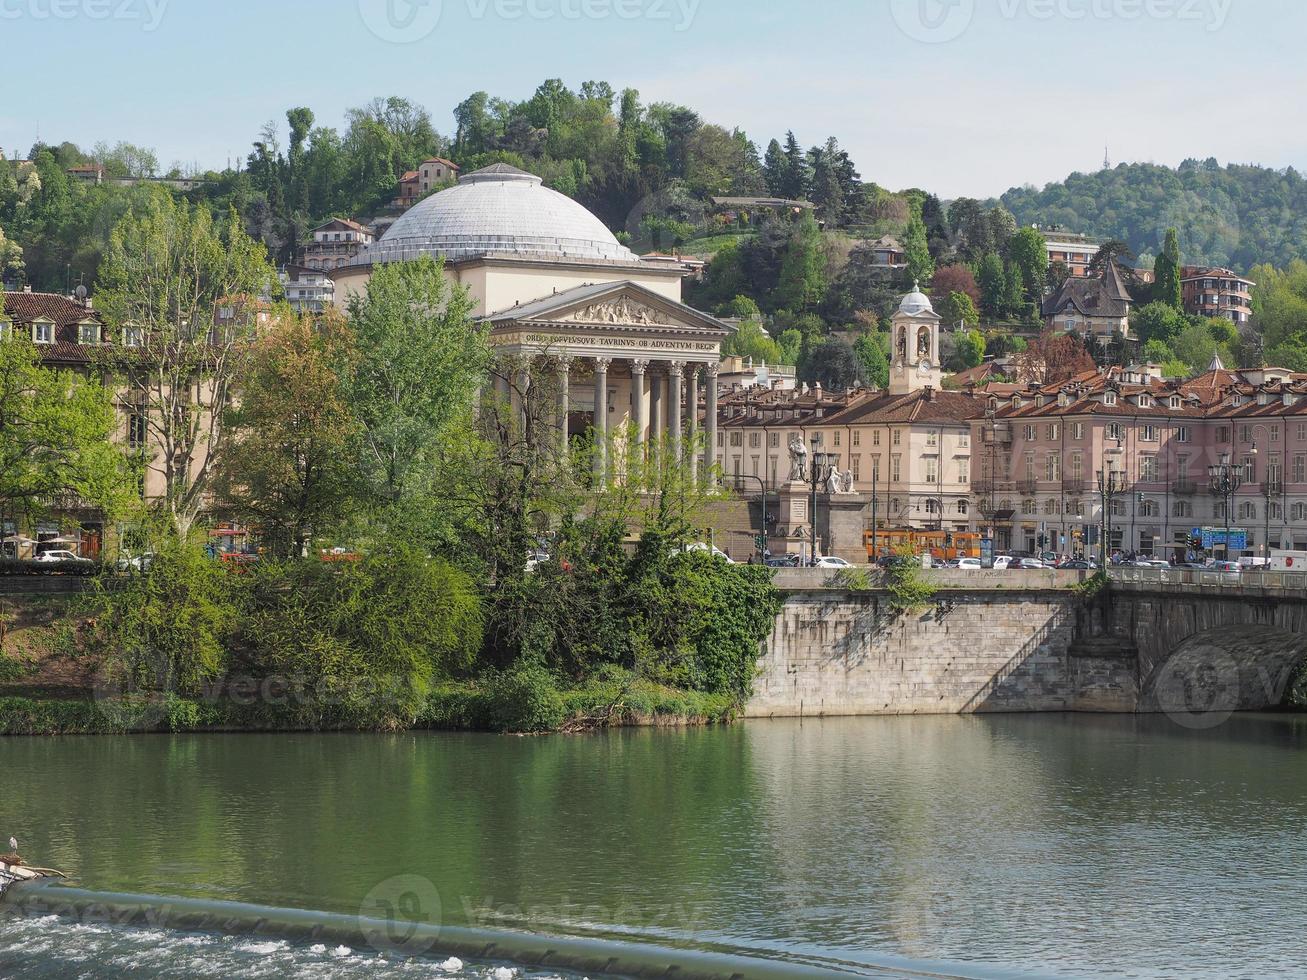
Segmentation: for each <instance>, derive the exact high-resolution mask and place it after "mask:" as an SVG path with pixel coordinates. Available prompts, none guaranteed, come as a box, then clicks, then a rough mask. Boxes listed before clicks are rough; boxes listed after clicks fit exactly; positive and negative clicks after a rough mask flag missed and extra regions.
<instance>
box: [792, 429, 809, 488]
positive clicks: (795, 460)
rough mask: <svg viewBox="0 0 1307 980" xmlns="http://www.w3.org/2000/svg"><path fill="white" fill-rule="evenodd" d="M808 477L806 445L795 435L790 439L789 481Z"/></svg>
mask: <svg viewBox="0 0 1307 980" xmlns="http://www.w3.org/2000/svg"><path fill="white" fill-rule="evenodd" d="M807 478H808V447H807V446H805V445H804V444H803V440H802V439H801V438H799V437H798V436H795V437H794V438H793V439H791V440H790V475H789V479H790V480H791V481H794V480H798V481H800V482H802V481H804V480H806V479H807Z"/></svg>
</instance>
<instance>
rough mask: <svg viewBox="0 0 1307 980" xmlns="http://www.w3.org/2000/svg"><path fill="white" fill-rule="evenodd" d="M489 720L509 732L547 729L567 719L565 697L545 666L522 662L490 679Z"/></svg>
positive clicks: (550, 729) (552, 728)
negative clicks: (565, 717) (564, 704)
mask: <svg viewBox="0 0 1307 980" xmlns="http://www.w3.org/2000/svg"><path fill="white" fill-rule="evenodd" d="M487 693H488V696H489V704H490V710H489V721H490V724H491V726H492V727H494V728H496V729H498V730H499V731H505V732H547V731H552V730H554V729H556V728H558V726H560V725H561V724H562V723H563V718H564V710H563V698H562V695H561V694H559V692H558V686H557V683H556V681H555V680H554V676H553V674H551V673H550V672H549V671H548V670H547V669H545V667H544V666H543V665H541V664H538V663H530V662H526V663H520V664H516V665H515V666H513V667H511V668H510V669H508V670H506V671H503V672H501V673H499V674H496V675H495V676H494V677H493V678H492V679H491V681H490V684H489V690H488V692H487Z"/></svg>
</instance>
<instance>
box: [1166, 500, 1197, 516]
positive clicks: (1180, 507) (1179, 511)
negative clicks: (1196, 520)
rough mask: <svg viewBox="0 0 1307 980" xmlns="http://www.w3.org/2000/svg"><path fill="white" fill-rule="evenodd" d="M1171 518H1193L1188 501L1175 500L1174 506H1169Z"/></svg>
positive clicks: (1192, 511) (1192, 510)
mask: <svg viewBox="0 0 1307 980" xmlns="http://www.w3.org/2000/svg"><path fill="white" fill-rule="evenodd" d="M1171 516H1172V517H1193V516H1194V508H1193V505H1192V504H1191V503H1189V501H1187V500H1177V501H1176V502H1175V503H1174V504H1172V505H1171Z"/></svg>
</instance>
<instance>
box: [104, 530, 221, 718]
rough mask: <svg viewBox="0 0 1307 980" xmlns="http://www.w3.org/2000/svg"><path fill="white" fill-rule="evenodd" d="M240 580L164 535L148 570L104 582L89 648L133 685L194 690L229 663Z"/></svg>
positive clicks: (198, 551)
mask: <svg viewBox="0 0 1307 980" xmlns="http://www.w3.org/2000/svg"><path fill="white" fill-rule="evenodd" d="M239 585H240V582H239V580H238V579H237V578H236V577H233V576H232V575H229V574H228V573H227V572H226V571H225V570H224V569H223V568H222V567H221V566H220V565H219V564H218V562H216V561H213V560H212V559H210V558H208V557H207V556H206V555H205V553H204V551H203V550H202V549H201V547H200V546H199V545H198V544H196V543H189V542H186V541H183V540H181V539H178V538H176V537H175V536H174V535H171V534H168V535H165V536H164V537H163V543H162V544H160V545H159V546H158V547H157V548H156V550H155V557H154V563H153V565H152V567H151V572H150V574H148V575H137V576H131V577H129V578H127V579H126V580H123V579H107V580H104V581H103V582H102V583H101V588H100V589H99V590H98V591H97V593H96V594H95V596H94V598H93V603H94V607H95V612H96V616H95V629H94V631H93V633H92V636H91V639H90V645H91V647H92V649H93V650H95V651H96V652H97V653H98V654H99V656H100V657H101V659H102V660H103V661H104V663H105V664H106V666H107V667H108V668H109V670H110V672H111V674H112V675H113V676H114V677H115V678H117V679H119V680H120V681H122V682H123V683H124V684H125V685H127V686H129V687H139V688H142V689H145V690H152V691H163V692H168V693H178V694H193V693H196V692H198V691H199V690H200V689H201V688H202V687H203V685H204V684H205V683H206V682H208V681H211V680H213V679H215V678H217V677H220V676H221V675H222V673H223V671H224V670H225V668H226V667H227V664H228V651H229V643H230V641H231V638H232V636H233V635H234V632H235V629H236V626H237V623H238V620H239V608H240V602H239V599H240V597H239V591H240V589H239Z"/></svg>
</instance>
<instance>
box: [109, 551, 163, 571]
mask: <svg viewBox="0 0 1307 980" xmlns="http://www.w3.org/2000/svg"><path fill="white" fill-rule="evenodd" d="M153 564H154V552H153V551H143V552H141V553H140V554H139V555H136V556H132V555H123V556H122V557H121V558H119V559H118V560H117V561H116V562H114V568H116V569H117V570H118V571H120V572H148V571H149V570H150V567H151V566H152V565H153Z"/></svg>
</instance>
